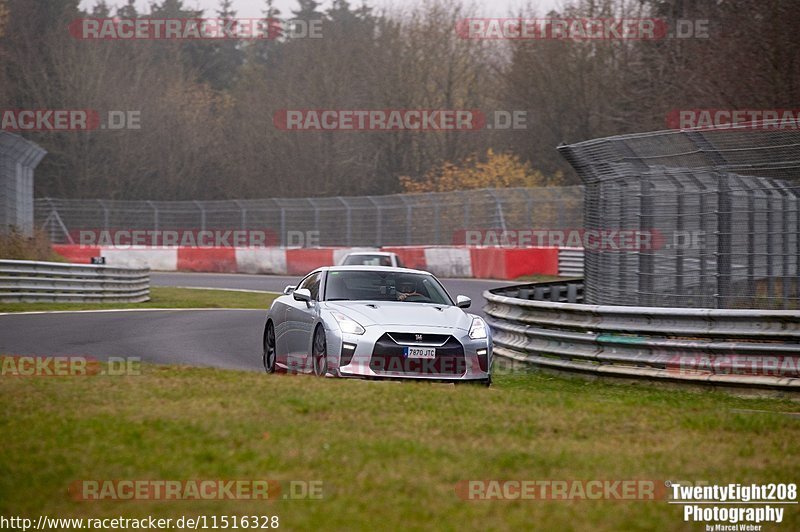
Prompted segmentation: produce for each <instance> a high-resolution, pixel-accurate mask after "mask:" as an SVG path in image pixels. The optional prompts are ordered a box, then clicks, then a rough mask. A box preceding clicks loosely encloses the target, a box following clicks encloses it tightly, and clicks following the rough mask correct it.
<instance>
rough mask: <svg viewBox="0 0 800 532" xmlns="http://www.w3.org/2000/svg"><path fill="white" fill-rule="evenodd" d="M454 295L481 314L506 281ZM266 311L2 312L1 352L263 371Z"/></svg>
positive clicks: (221, 278)
mask: <svg viewBox="0 0 800 532" xmlns="http://www.w3.org/2000/svg"><path fill="white" fill-rule="evenodd" d="M297 281H298V278H297V277H283V276H265V275H240V274H210V273H209V274H206V273H152V274H151V284H152V285H153V286H185V287H205V288H233V289H240V290H264V291H271V292H280V291H282V290H283V288H284V287H285V286H286V285H289V284H295V283H296V282H297ZM442 282H443V284H444V285H445V287H446V288H447V290H448V291H449V292H450V294H451V295H452V296H456V295H458V294H463V295H466V296H468V297H471V298H472V301H473V305H472V308H471V309H470V310H471V312H474V313H478V314H482V312H481V309H482V307H483V305H484V304H485V300H484V299H483V296H482V295H481V294H482V292H483V291H484V290H486V289H487V288H493V287H495V286H503V285H504V284H509V283H508V282H507V281H486V280H475V279H444V280H442ZM265 312H266V309H264V310H240V309H220V310H142V311H110V312H108V311H106V312H96V311H91V312H53V313H39V314H6V315H0V354H2V355H36V356H53V355H62V356H66V355H72V356H90V357H94V358H96V359H98V360H107V359H108V358H109V357H139V358H141V360H142V361H144V362H151V363H157V364H183V365H191V366H213V367H220V368H228V369H243V370H259V369H260V368H261V359H260V357H261V351H260V346H261V335H262V332H263V327H264V316H265Z"/></svg>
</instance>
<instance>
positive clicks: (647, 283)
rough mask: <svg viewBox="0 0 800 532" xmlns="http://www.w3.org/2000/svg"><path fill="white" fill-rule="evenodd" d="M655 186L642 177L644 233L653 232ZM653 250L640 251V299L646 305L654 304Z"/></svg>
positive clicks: (640, 205)
mask: <svg viewBox="0 0 800 532" xmlns="http://www.w3.org/2000/svg"><path fill="white" fill-rule="evenodd" d="M653 207H654V206H653V184H652V183H651V182H650V180H649V178H648V177H645V176H642V181H641V187H640V192H639V230H640V231H642V232H643V233H651V234H652V231H653ZM653 266H654V261H653V250H647V251H646V252H644V253H643V252H642V250H641V249H640V250H639V272H638V273H639V298H640V299H641V301H642V302H643V303H644V304H645V305H648V306H649V305H652V304H653V275H654V273H655V272H654V271H653V270H654V268H653Z"/></svg>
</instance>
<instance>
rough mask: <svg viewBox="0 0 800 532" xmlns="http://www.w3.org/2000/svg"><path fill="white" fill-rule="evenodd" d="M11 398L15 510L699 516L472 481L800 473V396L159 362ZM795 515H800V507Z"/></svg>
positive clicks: (284, 517) (4, 484)
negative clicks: (147, 494)
mask: <svg viewBox="0 0 800 532" xmlns="http://www.w3.org/2000/svg"><path fill="white" fill-rule="evenodd" d="M0 397H2V411H1V413H0V429H2V433H3V434H6V435H8V437H6V438H4V443H3V459H2V460H1V461H0V514H2V515H23V516H32V517H34V518H35V517H36V516H38V515H40V514H46V515H49V516H59V517H70V516H76V517H77V516H82V517H88V516H93V517H112V516H127V517H145V516H147V515H154V516H157V517H172V518H177V517H180V516H183V515H186V516H198V515H207V516H211V515H217V516H221V515H278V516H279V517H280V524H281V528H288V529H292V530H300V529H303V530H306V529H322V530H401V529H410V530H419V529H427V528H430V527H431V526H435V527H436V528H438V529H445V530H448V529H449V530H485V529H492V530H497V529H501V530H502V529H506V530H517V529H520V530H528V529H531V528H534V527H535V528H546V529H554V530H587V529H600V530H632V529H633V530H654V529H670V530H673V529H691V530H698V529H700V527H702V525H700V524H697V523H694V524H687V523H684V522H683V520H682V515H681V510H680V508H679V507H678V506H676V505H669V504H667V503H666V502H665V501H663V500H659V501H609V500H594V501H570V502H567V501H537V500H527V501H514V502H508V501H465V500H462V499H461V498H459V497H458V496H457V495H456V492H455V489H454V488H455V485H456V483H458V482H459V481H461V480H467V479H531V480H546V479H549V480H590V479H599V480H625V479H652V480H654V481H656V482H662V483H663V481H664V480H667V479H670V480H675V479H685V480H690V481H708V482H712V483H725V484H727V483H729V482H742V483H749V482H755V483H769V482H796V481H797V479H798V477H799V476H800V467H798V458H797V457H798V451H800V448H799V446H800V443H798V442H800V420H798V419H796V418H793V417H791V416H786V415H781V414H780V413H779V412H790V411H796V410H797V403H793V402H789V401H784V400H772V399H770V400H767V399H743V398H736V397H732V396H729V395H725V394H720V393H716V392H711V391H709V392H699V393H698V392H689V391H682V390H672V389H650V388H646V387H639V386H632V385H614V384H605V383H602V382H586V381H579V380H571V379H564V378H556V377H547V376H543V375H539V374H512V375H499V376H498V377H497V380H496V385H495V386H493V387H492V388H490V389H484V388H479V387H452V386H443V385H432V384H426V383H390V382H367V381H341V380H331V379H315V378H312V377H287V376H267V375H263V374H259V373H246V372H234V371H223V370H215V369H197V368H179V367H162V366H148V365H145V366H144V367H143V370H142V374H141V375H138V376H133V375H131V376H125V377H111V376H105V377H103V376H96V377H71V378H69V377H61V378H54V377H51V378H38V379H37V378H20V377H5V378H0ZM739 409H747V410H767V411H771V412H773V413H749V412H747V413H745V412H740V411H737V410H739ZM11 435H13V436H11ZM83 479H95V480H102V479H151V480H152V479H164V480H167V479H171V480H186V479H195V480H197V479H270V480H278V481H281V482H288V481H290V480H321V481H322V482H323V498H322V500H281V499H279V500H275V501H266V502H264V501H258V502H254V501H139V502H133V501H100V502H77V501H74V500H72V499H71V498H70V497H69V496H68V494H67V488H68V486H69V485H70V484H71V483H72V482H74V481H76V480H83ZM778 529H779V530H792V529H794V530H797V529H800V519H799V518H798V510H797V507H796V506H787V507H786V513H785V516H784V522H783V524H782V525H781V526H780V527H779V528H778Z"/></svg>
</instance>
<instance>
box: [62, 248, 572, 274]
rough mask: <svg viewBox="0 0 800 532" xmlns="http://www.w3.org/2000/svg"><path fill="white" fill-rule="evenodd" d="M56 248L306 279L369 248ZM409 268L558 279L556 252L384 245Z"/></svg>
mask: <svg viewBox="0 0 800 532" xmlns="http://www.w3.org/2000/svg"><path fill="white" fill-rule="evenodd" d="M53 249H54V250H55V251H56V252H57V253H59V254H60V255H62V256H64V257H65V258H67V260H70V261H73V262H77V263H82V264H87V263H88V262H90V259H91V258H92V257H97V256H103V257H105V258H106V264H108V265H110V266H118V267H125V268H143V267H148V268H150V269H151V270H159V271H196V272H229V273H266V274H276V275H304V274H306V273H308V272H310V271H311V270H313V269H315V268H318V267H320V266H329V265H331V264H338V262H339V261H340V260H341V259H342V258H343V257H344V256H345V255H346V254H347V253H350V252H353V251H364V250H368V249H370V248H233V247H229V248H202V247H195V248H187V247H144V246H131V247H126V248H122V247H119V248H114V247H81V246H79V245H69V244H60V245H54V246H53ZM382 249H383V250H384V251H393V252H395V253H397V254H398V255H399V256H400V259H401V260H402V261H403V264H404V265H405V266H407V267H409V268H418V269H422V270H428V271H430V272H432V273H434V274H436V275H438V276H441V277H474V278H480V279H515V278H517V277H519V276H521V275H536V274H539V275H558V274H559V270H560V267H561V265H560V262H561V258H560V257H561V250H559V249H558V248H490V247H483V248H481V247H466V246H413V247H386V248H382Z"/></svg>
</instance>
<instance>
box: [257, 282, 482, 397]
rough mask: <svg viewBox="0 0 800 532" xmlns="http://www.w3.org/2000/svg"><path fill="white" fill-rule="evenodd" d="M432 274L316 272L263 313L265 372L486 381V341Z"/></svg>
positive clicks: (465, 303)
mask: <svg viewBox="0 0 800 532" xmlns="http://www.w3.org/2000/svg"><path fill="white" fill-rule="evenodd" d="M470 303H471V302H470V299H469V298H468V297H465V296H458V297H457V298H456V301H455V302H453V300H452V299H451V298H450V295H449V294H448V293H447V291H446V290H445V289H444V287H443V286H442V284H441V283H440V282H439V280H438V279H436V278H435V277H434V276H433V275H431V274H430V273H428V272H423V271H419V270H410V269H406V268H392V267H381V266H336V267H325V268H319V269H317V270H314V271H313V272H311V273H309V274H308V275H306V276H305V277H304V278H303V280H302V281H300V284H298V285H297V286H296V287H295V286H287V287H286V289H285V290H284V295H283V296H280V297H278V298H277V299H275V301H274V302H273V303H272V306H271V307H270V309H269V311H268V312H267V322H266V325H265V327H264V340H263V343H264V346H263V355H262V358H263V363H264V369H266V371H267V372H268V373H272V372H275V371H279V372H287V373H313V374H315V375H318V376H334V377H361V378H395V379H431V380H439V381H442V380H446V381H456V382H476V383H483V384H486V385H489V384H491V378H492V377H491V366H492V337H491V332H490V330H489V327H488V326H487V325H486V323H484V321H483V319H481V318H480V317H478V316H475V315H474V314H468V313H467V312H465V311H464V310H463V309H465V308H467V307H469V306H470Z"/></svg>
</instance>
